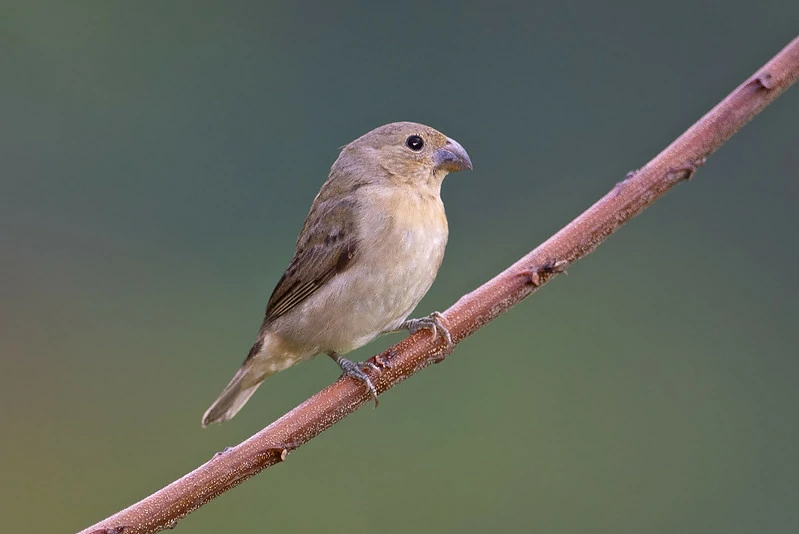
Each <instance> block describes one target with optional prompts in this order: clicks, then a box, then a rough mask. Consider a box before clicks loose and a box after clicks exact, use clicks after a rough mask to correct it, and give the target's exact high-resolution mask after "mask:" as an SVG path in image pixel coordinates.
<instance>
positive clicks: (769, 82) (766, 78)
mask: <svg viewBox="0 0 799 534" xmlns="http://www.w3.org/2000/svg"><path fill="white" fill-rule="evenodd" d="M773 78H774V77H773V76H772V75H771V73H770V72H764V73H762V74H758V75H757V77H756V78H755V81H756V82H757V83H759V84H760V85H761V86H762V87H763V89H769V90H771V89H774V83H773Z"/></svg>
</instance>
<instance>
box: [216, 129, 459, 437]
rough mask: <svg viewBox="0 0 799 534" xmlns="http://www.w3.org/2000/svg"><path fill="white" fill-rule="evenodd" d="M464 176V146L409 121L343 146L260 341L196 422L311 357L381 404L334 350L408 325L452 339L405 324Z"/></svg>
mask: <svg viewBox="0 0 799 534" xmlns="http://www.w3.org/2000/svg"><path fill="white" fill-rule="evenodd" d="M471 168H472V162H471V160H470V159H469V155H468V154H467V153H466V151H465V150H464V149H463V147H462V146H461V145H460V144H458V143H457V142H456V141H454V140H452V139H450V138H448V137H447V136H445V135H443V134H442V133H440V132H438V131H436V130H434V129H433V128H430V127H429V126H424V125H422V124H416V123H412V122H396V123H392V124H386V125H385V126H381V127H379V128H377V129H375V130H372V131H371V132H369V133H367V134H366V135H364V136H362V137H360V138H358V139H356V140H355V141H353V142H351V143H350V144H348V145H346V146H345V147H344V148H343V149H342V150H341V153H340V154H339V156H338V159H336V161H335V163H333V167H332V168H331V169H330V174H329V176H328V178H327V181H326V182H325V183H324V185H322V189H321V190H320V191H319V193H318V194H317V195H316V198H315V199H314V201H313V204H312V205H311V210H310V211H309V212H308V216H307V218H306V219H305V224H304V225H303V227H302V231H301V232H300V235H299V237H298V238H297V248H296V250H295V252H294V259H292V260H291V263H290V264H289V266H288V269H286V272H285V274H284V275H283V277H282V278H281V279H280V281H279V282H278V283H277V287H275V289H274V291H273V292H272V296H271V297H270V298H269V303H268V304H267V306H266V316H265V317H264V322H263V325H262V326H261V330H260V332H259V334H258V340H257V341H256V342H255V345H253V347H252V349H250V353H249V354H248V355H247V359H246V360H244V365H242V367H241V369H239V371H238V372H237V373H236V375H235V376H234V377H233V379H232V380H231V381H230V383H229V384H228V385H227V387H226V388H225V390H224V391H223V392H222V394H221V395H220V396H219V398H218V399H217V400H216V401H215V402H214V403H213V404H212V405H211V407H210V408H208V411H206V412H205V414H204V415H203V419H202V425H203V426H206V425H208V424H210V423H217V422H222V421H226V420H228V419H230V418H231V417H233V416H234V415H236V413H237V412H238V411H239V410H240V409H241V407H242V406H244V403H246V402H247V400H248V399H249V398H250V396H251V395H252V394H253V393H254V392H255V390H256V389H257V388H258V386H259V385H260V384H261V382H263V380H264V379H265V378H266V377H268V376H269V375H272V374H274V373H277V372H279V371H282V370H283V369H286V368H288V367H291V366H292V365H294V364H296V363H298V362H300V361H302V360H305V359H308V358H311V357H313V356H315V355H316V354H320V353H325V354H327V355H328V356H330V357H331V358H333V359H334V360H335V361H336V362H337V363H338V364H339V366H340V367H341V369H342V371H343V372H344V374H346V375H349V376H352V377H354V378H356V379H358V380H361V381H363V382H364V383H365V384H366V385H367V386H368V387H369V389H370V391H371V392H372V394H373V395H374V396H375V400H377V391H376V390H375V387H374V385H373V384H372V382H371V380H370V379H369V377H368V375H367V374H366V373H364V371H363V370H362V367H367V366H368V364H363V363H353V362H351V361H349V360H346V359H344V358H342V357H341V356H340V355H341V354H344V353H346V352H349V351H351V350H353V349H356V348H358V347H360V346H362V345H365V344H366V343H369V342H370V341H372V340H373V339H374V338H376V337H377V336H379V335H381V334H383V333H387V332H395V331H398V330H403V329H406V330H409V331H410V332H411V333H414V332H416V331H418V330H420V329H431V330H432V331H433V335H434V336H435V335H437V334H438V333H441V334H442V335H443V336H444V337H445V338H446V339H447V341H448V342H449V343H451V342H452V340H451V338H450V336H449V332H447V330H446V328H444V326H443V325H442V324H441V321H440V319H439V315H438V314H437V313H434V314H432V315H430V316H429V317H423V318H421V319H407V317H408V315H410V313H411V312H412V311H413V309H414V308H415V307H416V305H417V304H418V303H419V301H420V300H421V299H422V297H423V296H424V295H425V293H427V290H428V289H430V286H431V285H432V284H433V280H434V279H435V277H436V274H437V273H438V268H439V266H440V265H441V260H442V259H443V257H444V248H445V247H446V244H447V235H448V228H447V218H446V215H445V213H444V204H443V203H442V202H441V196H440V193H441V182H442V181H443V180H444V177H445V176H446V175H447V173H449V172H453V171H461V170H467V169H471Z"/></svg>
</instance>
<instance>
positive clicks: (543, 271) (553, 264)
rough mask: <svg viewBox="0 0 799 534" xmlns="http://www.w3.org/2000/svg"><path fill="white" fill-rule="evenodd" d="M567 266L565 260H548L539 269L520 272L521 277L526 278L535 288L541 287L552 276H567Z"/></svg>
mask: <svg viewBox="0 0 799 534" xmlns="http://www.w3.org/2000/svg"><path fill="white" fill-rule="evenodd" d="M568 264H569V262H568V261H566V260H554V259H553V260H549V261H548V262H546V263H545V264H544V265H542V266H541V267H535V268H533V269H529V270H526V271H524V272H522V275H523V276H525V277H527V278H528V280H529V281H530V283H531V284H533V286H535V287H536V288H538V287H541V286H542V285H544V283H545V282H546V281H547V280H548V279H549V278H550V276H551V275H554V274H561V273H563V274H568V273H567V272H566V266H567V265H568Z"/></svg>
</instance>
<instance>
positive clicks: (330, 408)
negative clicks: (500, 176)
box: [81, 38, 799, 534]
mask: <svg viewBox="0 0 799 534" xmlns="http://www.w3.org/2000/svg"><path fill="white" fill-rule="evenodd" d="M797 77H799V38H797V39H794V40H793V41H792V42H791V43H790V44H789V45H788V46H786V47H785V48H784V49H783V50H782V51H781V52H780V53H779V54H777V55H776V56H775V57H774V58H773V59H772V60H771V61H769V62H768V63H766V65H764V66H763V67H762V68H761V69H760V70H759V71H757V72H756V73H755V74H754V75H753V76H752V77H751V78H749V79H748V80H746V81H745V82H744V83H743V84H741V85H740V86H739V87H738V88H736V89H735V90H734V91H733V92H732V93H731V94H730V95H729V96H728V97H727V98H725V99H724V100H723V101H722V102H721V103H720V104H718V105H717V106H716V107H715V108H713V109H712V110H711V111H710V112H709V113H708V114H707V115H705V116H704V117H702V118H701V119H700V120H699V121H697V122H696V124H694V125H693V126H692V127H691V128H690V129H688V131H686V132H685V133H684V134H683V135H681V136H680V137H679V138H678V139H677V140H676V141H674V142H673V143H672V144H671V145H670V146H669V147H668V148H666V149H665V150H664V151H663V152H661V153H660V154H658V155H657V157H655V158H654V159H653V160H652V161H650V162H649V163H648V164H647V165H646V166H644V167H643V168H641V169H639V170H637V171H635V172H632V173H630V174H629V175H628V176H627V177H626V178H625V179H624V180H623V181H621V182H619V183H618V184H616V186H615V187H614V188H613V189H612V190H611V191H610V192H609V193H608V194H607V195H605V196H604V197H603V198H601V199H600V200H599V201H598V202H597V203H596V204H594V205H593V206H591V207H590V208H589V209H588V210H586V211H585V212H584V213H583V214H582V215H580V216H579V217H577V218H576V219H575V220H573V221H572V222H571V223H569V224H568V225H567V226H565V227H564V228H563V229H562V230H560V231H559V232H558V233H557V234H555V235H554V236H552V237H551V238H549V239H548V240H547V241H546V242H545V243H543V244H542V245H541V246H539V247H538V248H536V249H535V250H533V251H532V252H530V253H529V254H527V255H526V256H524V257H523V258H521V259H520V260H519V261H517V262H516V263H515V264H513V265H511V266H510V267H509V268H508V269H506V270H505V271H504V272H502V273H501V274H499V275H498V276H496V277H495V278H493V279H492V280H490V281H489V282H487V283H485V284H483V285H482V286H481V287H479V288H478V289H476V290H474V291H472V292H471V293H469V294H467V295H464V296H463V297H461V299H460V300H459V301H458V302H456V303H455V304H454V305H453V306H452V307H451V308H450V309H449V310H447V311H446V312H445V313H444V318H445V319H444V320H445V322H446V324H447V326H448V327H449V330H450V332H451V333H452V338H453V340H454V342H455V343H458V342H459V341H460V340H462V339H463V338H465V337H467V336H469V335H471V334H472V333H474V332H475V331H476V330H478V329H479V328H480V327H481V326H483V325H484V324H486V323H487V322H488V321H490V320H492V319H494V318H495V317H497V316H498V315H499V314H501V313H503V312H505V311H507V310H508V309H509V308H510V307H511V306H513V305H514V304H516V303H518V302H519V301H521V300H522V299H524V298H525V297H527V296H528V295H530V294H531V293H532V292H533V291H535V290H536V289H538V288H539V287H541V286H542V285H543V284H545V283H546V282H547V281H549V280H550V279H551V278H552V277H553V276H555V275H557V274H558V273H560V272H563V271H564V270H565V267H566V266H567V265H569V264H570V263H572V262H574V261H576V260H578V259H579V258H581V257H583V256H585V255H586V254H589V253H590V252H591V251H593V250H594V249H595V248H596V247H597V245H599V244H600V243H601V242H602V241H604V240H605V238H607V237H608V236H609V235H610V234H612V233H613V232H614V231H616V230H617V229H618V228H619V227H620V226H621V225H623V224H624V223H625V222H627V221H628V220H629V219H631V218H632V217H634V216H635V215H637V214H638V213H640V212H641V211H642V210H643V209H644V208H646V207H647V206H649V205H650V204H651V203H652V202H654V201H655V200H656V199H657V198H658V197H660V196H661V195H662V194H663V193H665V192H666V191H667V190H668V189H670V188H671V187H673V186H674V185H676V184H677V183H679V182H680V181H682V180H685V179H688V178H690V177H691V176H692V175H693V174H694V172H695V171H696V169H697V167H699V166H701V165H702V164H704V162H705V160H706V158H707V157H708V156H709V155H710V154H711V153H712V152H713V151H715V150H716V149H717V148H718V147H719V146H721V144H722V143H724V142H725V141H726V140H727V139H729V138H730V137H731V136H732V135H733V134H734V133H735V132H737V131H738V129H740V128H741V127H742V126H743V125H744V124H746V123H747V122H748V121H749V120H751V119H752V117H754V116H755V115H756V114H757V113H759V112H760V111H761V110H762V109H763V108H764V107H766V105H768V104H769V103H770V102H771V101H772V100H773V99H775V98H776V97H777V96H779V95H780V94H781V93H782V92H783V91H784V90H785V89H787V88H788V87H789V86H790V85H791V84H792V83H794V82H795V81H796V79H797ZM449 350H451V349H449ZM449 350H448V349H447V347H445V343H444V342H443V340H441V339H440V337H439V339H438V340H436V341H435V342H434V341H433V340H432V338H431V336H430V335H429V333H426V332H420V333H417V334H416V335H413V336H411V337H409V338H407V339H405V340H403V341H401V342H400V343H398V344H397V345H395V346H394V347H392V348H390V349H388V350H387V351H385V352H383V353H382V354H379V355H377V356H375V357H374V358H373V359H372V360H371V361H373V362H374V363H375V365H377V366H378V367H379V368H380V369H381V371H380V372H370V375H371V378H372V380H373V382H374V384H375V386H376V387H377V390H378V391H379V392H380V393H382V392H383V391H385V390H387V389H389V388H391V387H394V386H395V385H397V384H399V383H400V382H402V381H403V380H405V379H406V378H408V377H409V376H411V375H412V374H414V373H416V372H417V371H419V370H421V369H423V368H424V367H426V366H427V365H429V364H430V363H435V362H438V361H441V360H442V359H443V358H444V356H446V354H447V353H448V352H449ZM370 400H371V396H370V394H369V392H368V390H367V389H366V388H365V387H364V386H363V384H361V383H359V382H357V381H354V380H351V379H341V380H339V381H338V382H336V383H335V384H333V385H331V386H330V387H327V388H325V389H324V390H323V391H321V392H319V393H317V394H316V395H314V396H313V397H311V398H310V399H308V400H307V401H305V402H304V403H302V404H301V405H299V406H297V407H296V408H294V409H293V410H292V411H290V412H289V413H287V414H286V415H284V416H283V417H281V418H280V419H278V420H277V421H275V422H274V423H272V424H271V425H269V426H268V427H266V428H265V429H263V430H261V431H260V432H258V433H257V434H255V435H254V436H253V437H251V438H250V439H248V440H247V441H245V442H243V443H241V444H240V445H238V446H236V447H233V448H232V449H229V450H227V451H225V452H223V453H220V454H217V455H216V456H214V457H213V458H212V459H211V460H209V461H208V462H207V463H205V464H204V465H202V466H200V467H198V468H197V469H195V470H194V471H192V472H191V473H189V474H187V475H186V476H184V477H183V478H181V479H179V480H176V481H175V482H173V483H172V484H170V485H169V486H167V487H165V488H163V489H161V490H159V491H157V492H156V493H154V494H152V495H150V496H149V497H147V498H146V499H144V500H142V501H140V502H138V503H136V504H134V505H133V506H131V507H129V508H127V509H125V510H123V511H121V512H119V513H117V514H115V515H113V516H111V517H109V518H108V519H106V520H104V521H101V522H100V523H98V524H96V525H94V526H92V527H89V528H88V529H86V530H84V531H82V533H81V534H88V533H96V534H100V533H103V534H105V533H124V534H133V533H137V534H138V533H150V532H157V531H159V530H162V529H164V528H168V527H171V526H174V525H175V523H176V522H177V521H178V520H179V519H181V518H182V517H184V516H186V515H187V514H189V513H191V512H192V511H194V510H196V509H197V508H199V507H200V506H202V505H204V504H205V503H207V502H208V501H210V500H211V499H213V498H214V497H216V496H217V495H220V494H221V493H224V492H225V491H227V490H229V489H230V488H232V487H234V486H236V485H237V484H240V483H241V482H243V481H244V480H246V479H248V478H249V477H251V476H253V475H255V474H256V473H258V472H260V471H262V470H263V469H266V468H267V467H269V466H271V465H274V464H276V463H278V462H282V461H283V460H285V459H286V456H288V454H289V453H291V452H292V451H293V450H294V449H296V448H297V447H299V446H300V445H302V444H303V443H305V442H307V441H308V440H310V439H312V438H313V437H315V436H317V435H318V434H320V433H321V432H322V431H324V430H325V429H327V428H329V427H330V426H331V425H333V424H334V423H336V422H337V421H339V420H340V419H342V418H344V417H345V416H347V415H349V414H350V413H352V412H353V411H355V410H357V409H358V408H359V407H360V406H362V405H363V404H365V403H367V402H369V401H370Z"/></svg>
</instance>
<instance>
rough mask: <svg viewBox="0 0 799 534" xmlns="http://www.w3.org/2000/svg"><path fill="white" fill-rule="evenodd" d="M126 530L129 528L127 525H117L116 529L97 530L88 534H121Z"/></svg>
mask: <svg viewBox="0 0 799 534" xmlns="http://www.w3.org/2000/svg"><path fill="white" fill-rule="evenodd" d="M126 528H131V527H129V526H127V525H119V526H116V527H108V528H99V529H97V530H92V531H91V532H89V534H123V533H124V532H125V529H126Z"/></svg>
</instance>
